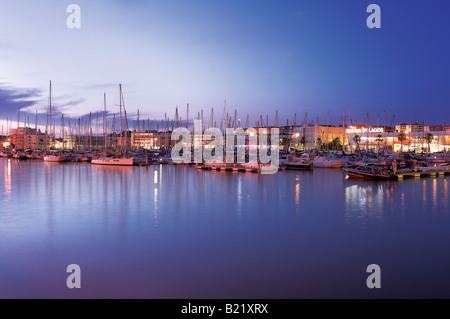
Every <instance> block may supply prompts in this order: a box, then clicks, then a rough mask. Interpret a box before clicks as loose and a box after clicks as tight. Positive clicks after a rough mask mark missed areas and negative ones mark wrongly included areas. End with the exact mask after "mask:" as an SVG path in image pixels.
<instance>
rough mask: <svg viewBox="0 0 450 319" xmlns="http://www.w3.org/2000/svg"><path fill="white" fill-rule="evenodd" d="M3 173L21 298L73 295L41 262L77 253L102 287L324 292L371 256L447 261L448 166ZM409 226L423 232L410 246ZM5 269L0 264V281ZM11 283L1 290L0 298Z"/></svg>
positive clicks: (40, 166)
mask: <svg viewBox="0 0 450 319" xmlns="http://www.w3.org/2000/svg"><path fill="white" fill-rule="evenodd" d="M0 171H1V172H2V173H3V178H2V182H3V185H0V190H1V196H2V198H8V201H9V202H8V205H3V206H2V209H6V210H7V211H8V212H11V214H0V218H1V221H2V222H1V223H0V256H2V261H7V263H8V269H14V270H15V271H16V272H17V274H18V275H17V276H16V277H17V278H19V277H20V278H19V279H17V280H16V279H14V280H12V283H13V284H12V285H11V286H15V287H16V288H17V289H18V291H19V292H18V295H19V296H20V295H23V294H26V293H29V291H30V290H29V289H27V288H28V287H27V284H26V283H29V282H30V281H33V280H34V281H35V282H38V283H42V285H41V287H45V288H43V289H42V290H39V293H42V294H44V295H45V296H49V297H53V296H66V295H65V294H69V293H70V292H67V291H66V290H67V289H63V288H64V287H62V288H61V287H59V286H57V285H53V286H52V285H50V286H49V285H46V284H45V280H44V279H42V281H40V280H41V279H40V278H39V276H38V275H37V274H38V272H37V271H36V269H37V268H39V269H47V268H49V267H50V266H49V265H61V263H62V262H66V261H68V262H70V263H72V262H76V263H79V264H83V265H85V267H86V269H87V270H88V272H89V274H91V276H92V277H91V278H90V279H89V280H90V281H89V284H90V286H91V287H95V289H97V290H96V294H97V295H96V296H99V297H105V296H106V297H109V296H111V294H113V293H115V294H116V295H115V296H118V297H121V296H125V297H130V296H132V297H142V296H154V297H163V298H164V297H168V298H171V297H181V298H186V297H192V296H194V297H200V298H201V297H206V296H211V295H212V296H213V297H224V296H225V297H230V296H231V297H244V298H245V297H259V296H261V297H268V298H270V297H277V296H278V297H280V296H281V297H287V298H289V297H293V298H295V297H308V296H310V295H309V294H310V293H311V291H316V292H317V296H319V297H320V296H321V295H320V292H319V290H322V291H327V292H330V291H331V294H332V289H333V288H329V286H328V284H329V283H327V282H325V283H324V282H323V281H321V279H320V278H323V273H324V272H329V273H333V271H336V269H338V271H339V276H335V277H336V278H339V279H336V282H334V283H333V287H343V286H346V283H348V282H353V281H352V280H354V279H355V275H354V273H355V272H354V270H355V267H356V266H355V265H363V264H365V262H366V261H367V260H368V259H370V262H373V261H372V260H377V261H379V260H381V262H384V264H387V263H389V262H390V260H391V259H389V258H387V257H385V256H389V257H390V258H392V259H395V258H397V259H395V260H396V261H398V260H399V263H398V264H396V261H394V262H392V263H391V264H390V265H389V266H396V265H397V266H398V265H401V264H402V262H404V261H405V262H410V261H411V260H420V259H421V258H422V257H423V256H425V255H426V257H427V258H423V259H424V260H425V259H426V262H427V264H428V263H429V261H430V258H431V260H433V258H434V261H436V260H438V261H439V262H440V263H436V262H435V263H433V265H432V266H430V268H433V269H434V268H435V267H438V266H439V265H442V266H441V268H448V267H450V261H448V260H447V259H446V258H447V257H445V256H444V255H442V251H448V244H447V243H448V242H450V234H449V233H448V229H449V227H450V216H448V178H436V179H427V180H405V181H403V182H378V181H352V180H346V179H345V174H343V172H342V171H340V170H327V169H323V170H321V169H317V170H315V171H313V172H302V171H281V172H278V173H277V174H274V175H271V176H260V175H258V174H249V173H236V172H234V173H231V172H211V171H201V170H195V169H194V168H192V167H176V166H168V165H155V166H148V167H110V166H94V165H90V164H85V163H66V164H56V165H46V164H44V163H43V162H39V161H24V162H13V161H7V160H0ZM7 194H8V196H6V195H7ZM5 207H6V208H5ZM12 207H13V208H14V209H11V208H12ZM417 234H421V236H422V237H421V238H420V244H418V245H410V243H411V241H414V240H415V238H417ZM434 239H436V240H434ZM414 243H417V242H414ZM409 247H412V248H409ZM421 247H422V248H421ZM423 247H426V248H423ZM428 247H433V249H428ZM420 249H422V251H418V250H420ZM361 252H364V253H363V254H361ZM434 252H436V256H437V257H436V256H434V255H432V253H434ZM438 254H439V256H438ZM383 258H385V259H383ZM26 264H30V265H33V267H29V268H25V267H24V266H23V265H26ZM326 265H330V266H329V267H330V268H326V267H327V266H326ZM58 267H59V266H58ZM336 267H337V268H336ZM358 267H359V266H358ZM411 267H414V265H413V266H411ZM421 267H422V268H420V267H418V268H420V270H422V269H423V268H424V267H428V266H427V265H425V266H424V265H422V266H421ZM19 269H20V270H19ZM149 269H151V271H149ZM345 269H351V271H348V273H347V272H346V271H345ZM411 269H412V268H411ZM426 270H427V271H428V270H429V269H428V268H427V269H426ZM58 271H59V270H58ZM105 271H109V272H108V276H106V275H105V273H104V272H105ZM356 273H357V272H356ZM305 274H306V275H305ZM9 275H10V272H8V271H6V270H5V267H0V286H2V280H4V278H9V277H8V276H9ZM106 277H108V278H106ZM333 277H334V276H333ZM392 277H395V276H392ZM413 277H414V276H413ZM447 277H448V276H447ZM110 278H115V279H116V280H115V281H114V282H113V281H112V280H110ZM260 278H265V280H264V281H261V280H260ZM414 278H416V277H414ZM30 279H31V280H30ZM402 279H404V278H402ZM445 279H447V278H445ZM339 280H342V282H340V281H339ZM358 280H359V279H358ZM112 282H113V283H112ZM194 282H195V283H194ZM255 282H257V283H259V284H258V285H257V287H255V286H254V283H255ZM439 282H440V281H439ZM439 282H438V284H439ZM447 282H448V281H447ZM318 284H319V286H320V288H321V289H316V287H317V286H318ZM433 284H434V286H435V285H436V282H434V283H433ZM430 285H431V284H430ZM434 286H433V288H434ZM55 287H56V288H55ZM175 287H176V288H175ZM214 287H217V288H214ZM273 287H278V288H277V290H278V291H280V294H275V295H274V294H273ZM346 287H347V286H346ZM392 287H395V283H394V284H392ZM119 288H120V289H119ZM420 288H421V289H422V288H423V285H422V286H421V287H420ZM349 289H353V288H349ZM392 289H396V288H392ZM400 289H401V288H400ZM338 290H339V291H341V289H338ZM36 291H37V290H36ZM89 291H92V290H89ZM236 291H239V292H241V291H244V292H243V293H242V295H236ZM364 291H365V290H364ZM224 292H225V293H224ZM9 293H10V292H9V291H8V293H6V294H5V293H4V291H2V290H1V289H0V297H1V296H9V295H8V294H9ZM359 293H360V291H358V289H357V288H355V289H354V290H353V291H352V294H353V296H355V295H356V296H360V294H359ZM2 294H3V295H2ZM363 294H364V292H363Z"/></svg>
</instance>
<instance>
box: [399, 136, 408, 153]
mask: <svg viewBox="0 0 450 319" xmlns="http://www.w3.org/2000/svg"><path fill="white" fill-rule="evenodd" d="M397 138H398V140H399V141H400V144H401V145H402V146H401V147H402V148H401V150H402V152H403V142H404V141H406V134H405V133H403V132H400V134H398V137H397Z"/></svg>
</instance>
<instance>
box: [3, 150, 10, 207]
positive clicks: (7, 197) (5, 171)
mask: <svg viewBox="0 0 450 319" xmlns="http://www.w3.org/2000/svg"><path fill="white" fill-rule="evenodd" d="M2 162H4V163H5V165H2V174H3V177H4V184H3V187H4V196H3V202H9V201H10V200H11V159H7V160H6V161H2ZM5 166H6V169H5Z"/></svg>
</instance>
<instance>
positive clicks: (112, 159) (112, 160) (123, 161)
mask: <svg viewBox="0 0 450 319" xmlns="http://www.w3.org/2000/svg"><path fill="white" fill-rule="evenodd" d="M119 89H120V149H121V150H122V141H123V136H122V135H123V130H122V85H121V84H119ZM104 104H105V116H106V95H105V98H104ZM104 129H105V130H106V125H105V127H104ZM127 138H128V137H127ZM126 145H127V143H126V141H125V152H124V153H123V154H122V156H109V155H107V154H106V136H105V149H104V154H105V155H103V156H100V157H97V158H93V159H92V160H91V164H94V165H118V166H132V165H133V162H134V160H133V157H127V156H126Z"/></svg>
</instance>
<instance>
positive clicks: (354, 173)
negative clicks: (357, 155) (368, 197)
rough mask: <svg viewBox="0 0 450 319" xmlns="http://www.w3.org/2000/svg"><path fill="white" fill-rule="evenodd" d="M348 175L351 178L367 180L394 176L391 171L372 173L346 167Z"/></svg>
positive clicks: (387, 178) (385, 178)
mask: <svg viewBox="0 0 450 319" xmlns="http://www.w3.org/2000/svg"><path fill="white" fill-rule="evenodd" d="M345 172H346V173H347V176H348V177H349V178H350V179H366V180H391V179H393V178H394V175H393V174H391V173H386V174H382V173H378V174H377V173H371V172H364V171H360V170H357V169H345Z"/></svg>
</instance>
